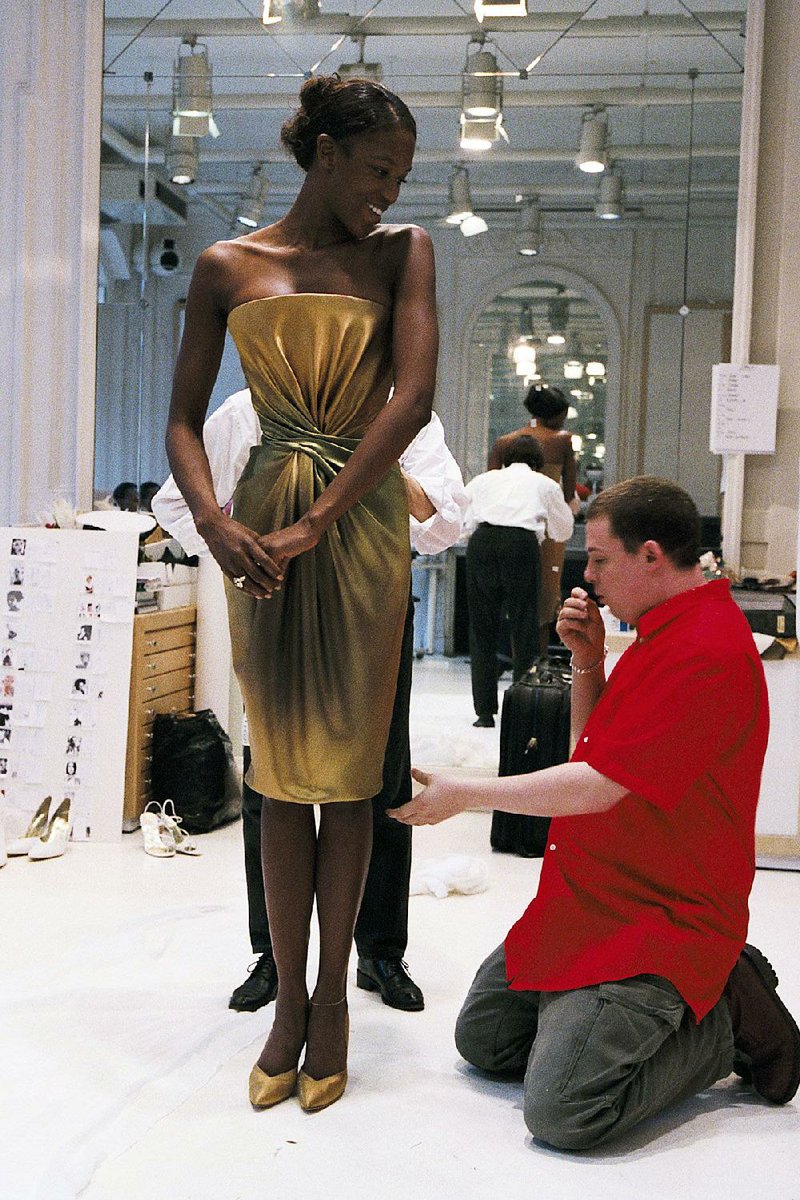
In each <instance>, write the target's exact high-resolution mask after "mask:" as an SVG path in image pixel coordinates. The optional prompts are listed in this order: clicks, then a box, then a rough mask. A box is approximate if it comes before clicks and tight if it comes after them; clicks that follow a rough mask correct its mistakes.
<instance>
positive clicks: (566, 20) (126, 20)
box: [105, 11, 745, 49]
mask: <svg viewBox="0 0 800 1200" xmlns="http://www.w3.org/2000/svg"><path fill="white" fill-rule="evenodd" d="M581 15H582V14H581V12H580V11H575V12H560V13H555V12H553V13H531V14H530V15H529V16H527V17H504V18H503V19H502V20H500V19H495V20H492V19H490V18H488V17H487V19H486V20H485V21H484V22H483V25H480V24H479V23H478V21H477V20H476V19H475V18H474V17H469V16H452V17H366V18H359V17H354V16H351V15H350V14H349V13H328V14H320V16H318V17H315V18H313V19H312V20H308V21H290V20H285V21H282V22H281V23H280V25H278V26H272V27H271V29H270V30H269V36H271V37H275V36H277V37H287V38H295V37H337V36H339V35H341V34H345V35H349V36H361V35H363V36H365V37H470V36H471V35H472V34H475V33H478V31H479V30H481V29H483V31H484V33H490V34H502V33H534V34H535V33H563V32H564V30H565V29H567V28H568V27H569V26H570V25H571V24H573V22H575V21H576V20H578V18H580V17H581ZM696 15H697V17H698V18H699V21H702V22H703V25H705V26H706V28H707V29H709V30H711V31H712V32H713V33H739V32H740V30H741V26H742V21H743V20H744V15H745V14H744V11H742V12H698V13H697V14H696ZM146 20H147V18H146V17H110V18H109V19H108V20H107V21H106V23H105V30H106V39H107V42H108V40H109V39H112V38H132V37H136V35H137V34H138V33H139V30H141V29H142V26H143V25H144V24H145V22H146ZM699 21H696V20H693V19H692V17H689V16H679V15H675V16H652V15H649V16H639V17H599V18H591V17H586V18H584V19H583V20H579V21H578V24H577V25H575V27H574V29H571V30H570V34H569V36H570V37H571V38H572V37H577V38H610V37H614V38H616V37H642V36H644V35H645V34H647V35H650V36H657V37H706V36H707V34H706V32H705V30H703V29H702V27H701V26H700V24H699ZM265 32H266V31H265V29H264V26H263V25H262V24H261V22H260V21H259V20H258V19H257V18H249V17H220V18H202V17H187V18H185V19H183V20H170V19H166V18H165V19H163V20H157V21H153V22H152V24H151V25H149V26H148V27H147V28H146V29H145V30H144V32H143V33H142V34H141V37H142V40H144V39H150V38H173V39H177V40H180V39H181V38H183V37H187V36H189V35H191V34H196V35H197V37H198V38H217V37H226V38H232V37H233V38H246V37H253V36H254V34H260V35H261V36H263V35H264V34H265ZM110 48H111V49H113V47H110Z"/></svg>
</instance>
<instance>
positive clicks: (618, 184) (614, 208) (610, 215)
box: [594, 171, 623, 221]
mask: <svg viewBox="0 0 800 1200" xmlns="http://www.w3.org/2000/svg"><path fill="white" fill-rule="evenodd" d="M594 211H595V213H596V215H597V216H598V217H602V219H603V220H604V221H618V220H619V219H620V217H621V216H622V213H623V207H622V176H621V175H617V174H616V172H615V171H609V172H608V173H607V174H606V175H604V176H603V178H602V179H601V180H600V184H599V186H598V188H597V199H596V200H595V205H594Z"/></svg>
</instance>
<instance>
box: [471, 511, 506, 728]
mask: <svg viewBox="0 0 800 1200" xmlns="http://www.w3.org/2000/svg"><path fill="white" fill-rule="evenodd" d="M497 530H498V527H497V526H495V525H479V526H478V528H477V529H476V530H475V532H474V533H473V535H472V537H471V538H470V539H469V543H468V545H467V605H468V607H469V664H470V675H471V677H472V703H473V705H474V706H475V712H476V713H477V714H478V716H479V717H488V716H494V714H495V713H496V712H497V635H498V630H499V627H500V613H501V611H502V599H503V597H502V591H501V586H500V573H499V567H498V561H497V538H496V537H495V534H496V533H497Z"/></svg>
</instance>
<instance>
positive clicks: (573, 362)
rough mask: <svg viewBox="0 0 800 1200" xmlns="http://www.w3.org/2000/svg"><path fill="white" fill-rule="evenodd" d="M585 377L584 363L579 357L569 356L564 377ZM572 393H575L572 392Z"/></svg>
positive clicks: (565, 364)
mask: <svg viewBox="0 0 800 1200" xmlns="http://www.w3.org/2000/svg"><path fill="white" fill-rule="evenodd" d="M582 377H583V363H582V362H581V361H580V360H579V359H577V358H568V359H567V361H566V362H565V363H564V378H565V379H581V378H582ZM571 394H572V395H574V394H575V393H574V392H572V393H571Z"/></svg>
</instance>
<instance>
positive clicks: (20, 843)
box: [6, 796, 53, 858]
mask: <svg viewBox="0 0 800 1200" xmlns="http://www.w3.org/2000/svg"><path fill="white" fill-rule="evenodd" d="M52 799H53V798H52V796H45V798H44V800H43V801H42V803H41V804H40V805H39V807H38V808H37V810H36V812H35V813H34V814H33V816H32V817H31V823H30V825H29V826H28V828H27V829H26V830H25V832H24V833H23V835H22V837H18V838H9V839H8V841H7V842H6V854H7V855H8V856H9V858H13V857H15V856H19V855H23V854H27V853H28V851H29V850H30V848H31V845H32V844H33V842H34V839H35V838H37V837H38V836H39V834H40V833H44V831H45V829H46V828H47V821H48V818H49V816H50V805H51V803H52Z"/></svg>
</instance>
